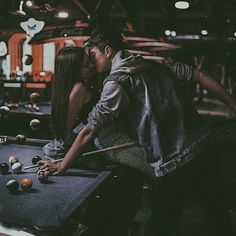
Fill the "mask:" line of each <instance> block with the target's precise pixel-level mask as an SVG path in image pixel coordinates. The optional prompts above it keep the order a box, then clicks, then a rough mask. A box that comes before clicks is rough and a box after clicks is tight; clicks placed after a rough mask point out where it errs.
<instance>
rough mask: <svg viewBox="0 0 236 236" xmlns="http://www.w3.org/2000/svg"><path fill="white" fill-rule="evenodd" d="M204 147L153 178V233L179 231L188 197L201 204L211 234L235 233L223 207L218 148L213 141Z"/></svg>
mask: <svg viewBox="0 0 236 236" xmlns="http://www.w3.org/2000/svg"><path fill="white" fill-rule="evenodd" d="M211 145H212V144H211ZM206 149H207V150H205V151H204V152H202V154H201V156H198V157H196V158H195V159H194V160H192V161H191V162H190V163H188V164H186V165H185V166H183V167H182V168H180V169H179V170H177V171H176V172H174V173H172V174H170V175H167V176H165V177H162V178H159V179H158V180H155V181H153V182H152V188H153V216H152V225H153V227H154V228H155V232H156V234H155V235H156V236H172V235H179V220H180V217H181V214H182V211H183V207H184V205H185V203H186V200H187V199H189V198H190V199H191V198H194V200H197V201H198V202H199V203H201V204H202V206H203V208H204V210H205V216H206V219H207V221H208V223H209V225H210V226H211V228H212V230H213V231H214V233H213V235H214V236H216V235H219V236H220V235H221V236H222V235H227V236H229V235H234V234H233V233H231V225H230V224H229V222H228V220H227V216H226V214H225V210H224V209H225V208H224V197H223V185H222V181H221V176H220V161H219V157H218V153H217V148H216V146H214V145H213V146H211V147H210V146H208V147H207V148H206ZM213 150H216V151H215V153H213V152H214V151H213Z"/></svg>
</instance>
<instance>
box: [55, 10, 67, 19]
mask: <svg viewBox="0 0 236 236" xmlns="http://www.w3.org/2000/svg"><path fill="white" fill-rule="evenodd" d="M68 16H69V14H68V12H66V11H60V12H58V14H57V17H59V18H67V17H68Z"/></svg>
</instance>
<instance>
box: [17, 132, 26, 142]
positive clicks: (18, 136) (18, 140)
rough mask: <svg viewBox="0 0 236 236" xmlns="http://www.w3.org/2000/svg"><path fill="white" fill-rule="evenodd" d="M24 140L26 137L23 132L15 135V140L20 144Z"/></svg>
mask: <svg viewBox="0 0 236 236" xmlns="http://www.w3.org/2000/svg"><path fill="white" fill-rule="evenodd" d="M25 141H26V137H25V136H24V135H23V134H18V135H16V142H17V143H19V144H21V143H24V142H25Z"/></svg>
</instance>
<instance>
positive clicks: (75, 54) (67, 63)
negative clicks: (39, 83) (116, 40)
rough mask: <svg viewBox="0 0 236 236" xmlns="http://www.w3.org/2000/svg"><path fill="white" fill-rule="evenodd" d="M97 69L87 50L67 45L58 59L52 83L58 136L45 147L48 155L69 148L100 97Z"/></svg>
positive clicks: (54, 116) (54, 129)
mask: <svg viewBox="0 0 236 236" xmlns="http://www.w3.org/2000/svg"><path fill="white" fill-rule="evenodd" d="M94 78H95V70H94V68H93V65H92V64H91V63H90V61H89V57H88V56H87V54H86V53H85V50H84V49H83V48H80V47H65V48H63V49H61V50H60V51H59V53H58V55H57V56H56V59H55V73H54V77H53V84H52V128H53V134H54V137H55V139H54V140H53V141H51V142H50V143H48V144H47V145H45V146H44V148H43V151H44V154H45V155H46V156H51V157H54V158H58V157H60V156H62V155H64V154H65V152H66V150H67V149H68V148H69V147H70V145H71V144H72V142H73V141H74V138H75V136H76V133H78V128H77V129H76V130H75V133H74V132H73V128H75V127H76V126H77V125H78V124H79V123H81V122H82V123H83V122H86V118H87V114H88V112H89V111H90V110H91V108H92V106H93V105H94V104H95V102H96V101H97V99H98V92H97V90H96V89H95V87H96V86H95V80H94Z"/></svg>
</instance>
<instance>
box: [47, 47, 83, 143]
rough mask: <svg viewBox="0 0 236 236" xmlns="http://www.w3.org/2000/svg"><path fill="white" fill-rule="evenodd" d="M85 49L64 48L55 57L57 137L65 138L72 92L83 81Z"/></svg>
mask: <svg viewBox="0 0 236 236" xmlns="http://www.w3.org/2000/svg"><path fill="white" fill-rule="evenodd" d="M84 54H85V51H84V49H83V48H80V47H65V48H62V49H61V50H60V51H59V53H58V55H57V56H56V59H55V72H54V77H53V83H52V86H53V87H52V128H53V133H54V135H55V137H56V138H57V139H60V138H62V139H63V138H64V135H65V123H66V118H67V110H68V101H69V96H70V92H71V90H72V88H73V86H74V85H75V84H76V82H78V81H81V79H80V69H81V66H82V63H83V57H84Z"/></svg>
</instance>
